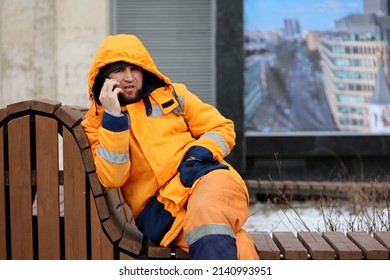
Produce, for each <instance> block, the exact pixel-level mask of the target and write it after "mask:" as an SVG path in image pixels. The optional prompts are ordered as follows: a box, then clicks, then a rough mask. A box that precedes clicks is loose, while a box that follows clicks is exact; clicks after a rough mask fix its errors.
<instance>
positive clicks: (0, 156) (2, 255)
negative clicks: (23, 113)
mask: <svg viewBox="0 0 390 280" xmlns="http://www.w3.org/2000/svg"><path fill="white" fill-rule="evenodd" d="M3 111H4V110H3ZM0 121H1V112H0ZM5 217H6V214H5V165H4V128H3V127H0V260H5V259H7V238H6V218H5Z"/></svg>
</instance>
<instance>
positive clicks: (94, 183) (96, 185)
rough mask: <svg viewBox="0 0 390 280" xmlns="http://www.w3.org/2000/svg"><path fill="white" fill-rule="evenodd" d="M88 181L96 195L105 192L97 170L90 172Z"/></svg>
mask: <svg viewBox="0 0 390 280" xmlns="http://www.w3.org/2000/svg"><path fill="white" fill-rule="evenodd" d="M88 181H89V184H90V187H91V190H92V194H93V196H94V197H97V196H102V195H103V194H104V189H103V186H102V185H101V184H100V181H99V178H98V176H97V174H96V173H95V172H92V173H90V174H88Z"/></svg>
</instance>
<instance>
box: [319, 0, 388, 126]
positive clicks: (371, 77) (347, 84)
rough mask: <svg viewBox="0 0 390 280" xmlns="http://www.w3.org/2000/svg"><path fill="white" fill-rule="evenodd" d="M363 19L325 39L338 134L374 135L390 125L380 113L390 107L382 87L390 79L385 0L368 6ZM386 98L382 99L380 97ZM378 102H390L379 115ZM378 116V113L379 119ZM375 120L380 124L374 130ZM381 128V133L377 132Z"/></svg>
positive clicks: (346, 22)
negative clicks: (362, 133) (355, 132)
mask: <svg viewBox="0 0 390 280" xmlns="http://www.w3.org/2000/svg"><path fill="white" fill-rule="evenodd" d="M364 4H365V5H364V8H365V11H364V13H363V14H352V15H348V16H346V17H344V18H342V19H340V20H338V21H337V22H336V28H335V29H334V30H332V31H330V32H327V33H326V35H324V36H322V37H321V42H320V48H319V51H320V55H321V61H322V71H323V83H324V88H325V93H326V97H327V100H328V103H329V106H330V108H331V111H332V115H333V118H334V120H335V123H336V126H337V128H338V130H341V131H358V132H370V131H373V130H375V131H376V130H377V129H378V127H382V128H384V127H386V126H388V125H390V124H387V123H386V122H382V123H381V124H380V125H379V124H378V120H379V118H378V116H379V115H378V112H380V111H381V112H383V114H381V116H380V119H381V120H384V116H386V108H388V106H389V105H390V96H389V98H384V97H383V95H389V94H390V92H389V91H388V90H386V89H385V87H382V89H381V90H380V89H378V87H379V86H380V85H384V83H383V82H379V83H378V82H377V77H381V79H387V77H389V73H390V69H389V34H390V32H389V31H390V28H389V24H387V22H388V21H389V14H388V9H387V7H388V5H387V1H385V0H374V1H372V0H370V1H367V0H366V1H365V2H364ZM379 92H381V96H380V97H379V96H377V97H376V96H374V95H375V93H379ZM378 100H381V102H387V103H386V104H383V103H382V104H381V105H380V106H382V107H381V109H378V103H377V102H378ZM374 112H376V113H374ZM372 117H374V118H376V119H377V121H376V125H373V120H371V118H372ZM374 127H375V128H374Z"/></svg>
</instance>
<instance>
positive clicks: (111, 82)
mask: <svg viewBox="0 0 390 280" xmlns="http://www.w3.org/2000/svg"><path fill="white" fill-rule="evenodd" d="M118 85H119V82H118V81H117V80H115V79H108V78H107V79H106V80H105V81H104V84H103V87H102V89H101V91H100V96H99V100H100V102H101V103H102V105H103V107H104V109H105V110H107V111H108V112H110V113H111V114H114V115H118V116H119V115H120V114H121V106H120V104H119V100H118V94H119V93H120V92H122V89H121V88H119V87H117V86H118Z"/></svg>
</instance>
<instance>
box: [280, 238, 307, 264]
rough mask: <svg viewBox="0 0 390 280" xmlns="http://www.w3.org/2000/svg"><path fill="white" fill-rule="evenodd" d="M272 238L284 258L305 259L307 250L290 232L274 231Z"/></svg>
mask: <svg viewBox="0 0 390 280" xmlns="http://www.w3.org/2000/svg"><path fill="white" fill-rule="evenodd" d="M272 239H273V240H274V241H275V244H276V245H277V246H278V247H279V249H280V252H281V253H282V254H283V256H284V258H285V259H286V260H306V259H307V250H306V248H305V247H304V246H303V245H302V243H301V242H299V240H298V239H297V238H296V236H295V235H294V234H293V233H292V232H274V233H273V234H272Z"/></svg>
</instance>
